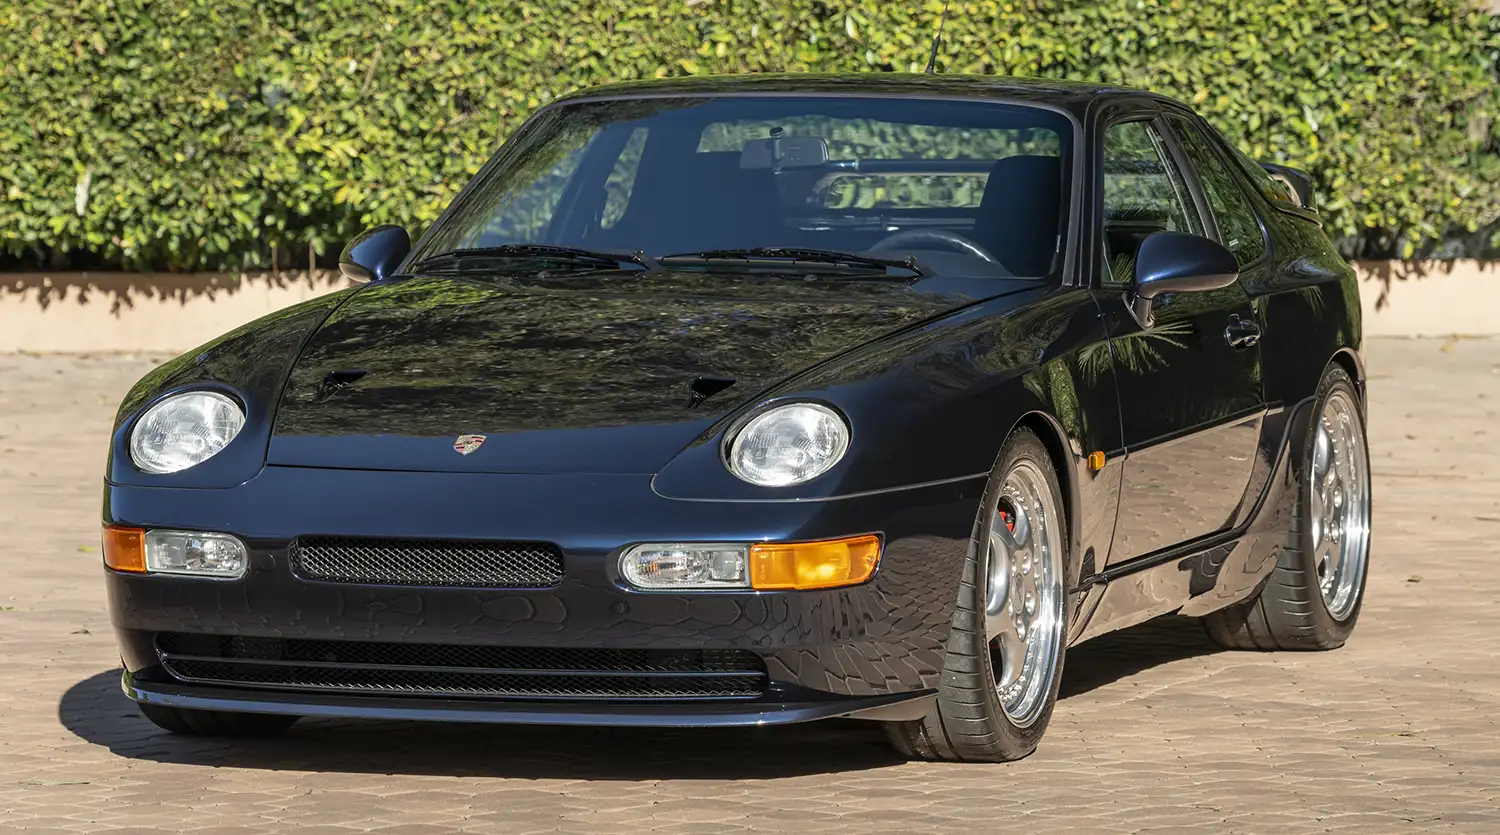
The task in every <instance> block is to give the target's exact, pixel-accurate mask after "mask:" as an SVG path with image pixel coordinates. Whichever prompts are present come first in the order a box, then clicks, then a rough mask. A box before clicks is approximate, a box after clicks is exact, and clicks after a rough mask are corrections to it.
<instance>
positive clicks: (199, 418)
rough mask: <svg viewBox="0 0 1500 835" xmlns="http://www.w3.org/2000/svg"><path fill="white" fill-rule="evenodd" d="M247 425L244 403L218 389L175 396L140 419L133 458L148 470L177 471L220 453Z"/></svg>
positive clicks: (133, 434)
mask: <svg viewBox="0 0 1500 835" xmlns="http://www.w3.org/2000/svg"><path fill="white" fill-rule="evenodd" d="M244 426H245V413H244V411H243V410H241V409H240V405H239V404H238V403H236V402H234V401H233V400H231V399H230V398H228V397H225V396H224V395H222V394H219V393H218V392H213V391H193V392H188V393H186V394H178V395H173V396H172V397H168V398H167V399H165V400H163V401H161V402H160V403H157V404H156V405H155V406H152V407H151V408H149V409H147V410H146V413H145V414H144V415H141V419H140V420H138V421H136V424H135V429H133V430H132V431H131V433H130V459H131V460H132V461H134V462H135V465H136V466H137V467H139V468H141V469H142V470H144V471H146V472H148V473H175V472H177V471H179V470H185V469H187V468H188V467H192V466H195V465H197V464H201V463H203V462H204V461H207V460H208V459H210V458H212V457H213V456H214V455H216V454H218V452H219V450H221V449H223V448H224V447H226V446H229V442H230V441H232V440H234V436H235V435H238V434H240V430H241V429H242V428H244Z"/></svg>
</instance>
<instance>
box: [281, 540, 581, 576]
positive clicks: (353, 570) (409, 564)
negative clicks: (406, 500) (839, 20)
mask: <svg viewBox="0 0 1500 835" xmlns="http://www.w3.org/2000/svg"><path fill="white" fill-rule="evenodd" d="M291 560H292V571H293V572H295V573H296V574H297V575H298V576H299V577H303V578H306V579H308V580H322V581H325V582H334V583H369V584H373V585H392V586H466V587H474V588H546V587H549V586H555V585H557V584H558V583H560V582H562V578H563V560H562V551H561V550H560V549H559V548H558V547H557V546H556V545H553V544H552V543H550V542H499V541H490V542H486V541H467V540H440V539H361V538H358V537H347V536H303V537H298V539H297V541H295V542H293V543H292V547H291Z"/></svg>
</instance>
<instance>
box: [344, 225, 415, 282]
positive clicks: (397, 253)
mask: <svg viewBox="0 0 1500 835" xmlns="http://www.w3.org/2000/svg"><path fill="white" fill-rule="evenodd" d="M408 252H411V238H410V237H408V236H407V234H406V230H405V229H403V228H401V227H400V226H390V225H386V226H376V227H373V228H371V229H367V230H365V231H364V232H361V233H360V234H359V236H358V237H356V238H355V239H354V240H352V241H350V242H349V245H348V246H346V247H344V251H343V252H342V253H341V254H340V255H339V272H341V273H343V274H344V277H345V278H347V279H349V280H350V281H379V280H380V279H382V278H385V277H386V276H388V275H390V274H392V273H394V272H395V271H396V268H397V267H398V266H400V265H401V261H402V260H403V259H405V258H406V254H407V253H408Z"/></svg>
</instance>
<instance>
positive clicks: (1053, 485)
mask: <svg viewBox="0 0 1500 835" xmlns="http://www.w3.org/2000/svg"><path fill="white" fill-rule="evenodd" d="M1023 459H1025V460H1030V461H1031V462H1032V463H1034V464H1035V465H1036V466H1037V468H1038V469H1039V470H1041V472H1042V473H1043V475H1044V476H1045V477H1046V481H1047V489H1049V490H1050V491H1051V492H1052V502H1053V507H1056V508H1057V509H1058V515H1059V517H1060V518H1059V519H1057V524H1059V525H1060V526H1061V529H1062V530H1061V536H1060V537H1059V541H1060V542H1061V543H1062V550H1063V554H1062V568H1063V602H1062V625H1061V635H1060V636H1059V639H1058V640H1059V646H1058V657H1057V666H1056V669H1055V673H1054V675H1053V678H1052V682H1051V683H1050V686H1049V688H1048V690H1047V693H1046V698H1045V701H1044V702H1043V704H1042V709H1041V711H1040V712H1039V713H1038V714H1037V717H1036V719H1035V720H1033V721H1032V722H1031V724H1030V725H1028V726H1026V727H1024V728H1022V727H1018V726H1017V725H1015V724H1014V723H1013V722H1011V720H1010V717H1008V716H1006V714H1005V710H1004V708H1003V707H1002V706H1001V704H1000V694H999V691H998V690H997V689H996V688H995V687H994V686H991V687H990V688H989V690H988V697H987V705H988V711H987V712H988V714H989V717H990V721H991V724H992V725H993V728H994V732H995V733H996V735H997V736H998V737H999V740H1000V742H1001V747H1002V748H1003V749H1004V750H1005V751H1006V754H1007V755H1008V758H1019V757H1022V756H1025V755H1026V754H1028V753H1030V752H1031V751H1032V750H1034V749H1035V748H1036V746H1037V743H1038V742H1039V741H1040V740H1041V738H1042V735H1043V734H1044V733H1045V732H1046V730H1047V725H1048V724H1049V723H1050V722H1051V719H1052V710H1053V708H1054V707H1055V706H1056V704H1057V694H1058V690H1059V688H1060V687H1061V684H1062V677H1063V666H1064V662H1065V661H1066V659H1067V639H1068V635H1069V633H1070V630H1071V628H1072V620H1073V617H1072V616H1073V610H1074V608H1075V605H1076V601H1075V600H1074V599H1073V595H1072V594H1071V592H1070V590H1071V589H1074V588H1077V586H1078V567H1077V565H1076V561H1075V560H1074V559H1073V558H1072V551H1073V548H1072V541H1071V537H1070V535H1069V528H1068V518H1067V505H1066V504H1065V503H1064V501H1063V494H1062V486H1061V484H1060V482H1059V480H1058V477H1057V470H1056V468H1055V467H1054V466H1053V464H1052V460H1051V456H1049V455H1048V454H1047V448H1046V447H1045V446H1043V444H1042V442H1041V440H1040V439H1038V438H1037V436H1036V435H1035V434H1034V433H1032V432H1031V431H1030V430H1026V429H1022V430H1019V431H1017V432H1016V433H1015V434H1013V435H1012V436H1011V437H1010V438H1009V439H1008V440H1007V441H1006V443H1005V446H1004V447H1003V448H1002V449H1001V450H1000V455H999V457H998V458H997V460H996V464H995V468H994V470H993V471H992V472H991V474H990V479H989V483H988V484H987V485H986V486H985V491H984V500H983V502H981V504H980V507H979V513H978V517H977V518H976V519H975V522H974V534H973V536H972V538H971V539H970V542H969V559H970V562H971V563H972V565H973V566H974V575H973V576H974V578H975V582H974V583H973V584H972V585H970V586H969V587H968V589H969V593H970V594H971V595H972V597H973V599H972V600H969V601H966V602H967V603H968V604H969V608H970V611H973V612H974V613H975V628H976V631H977V632H978V634H979V636H980V637H981V639H982V640H983V642H984V645H985V649H986V651H985V652H980V653H978V657H979V658H980V659H981V660H982V667H983V675H984V676H985V677H986V680H987V681H990V682H994V681H996V680H997V677H996V670H995V665H994V660H993V658H992V657H991V654H990V653H989V652H988V651H987V650H988V646H989V640H990V638H989V635H988V634H986V633H985V627H984V610H985V602H986V601H985V596H986V593H987V589H988V580H987V578H988V577H989V533H990V531H989V527H990V519H991V517H992V514H991V513H990V511H991V509H992V508H994V507H995V506H996V505H997V504H999V501H1000V495H1001V492H1002V489H1003V488H1004V485H1005V478H1006V476H1007V475H1008V474H1009V473H1010V471H1011V469H1012V468H1013V467H1014V466H1015V465H1016V464H1017V463H1018V462H1019V461H1021V460H1023Z"/></svg>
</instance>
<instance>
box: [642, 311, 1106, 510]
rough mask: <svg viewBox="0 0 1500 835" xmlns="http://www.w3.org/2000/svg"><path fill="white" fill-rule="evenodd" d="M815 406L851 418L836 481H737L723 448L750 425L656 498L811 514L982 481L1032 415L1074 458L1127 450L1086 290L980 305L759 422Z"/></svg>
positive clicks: (807, 385)
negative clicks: (832, 502)
mask: <svg viewBox="0 0 1500 835" xmlns="http://www.w3.org/2000/svg"><path fill="white" fill-rule="evenodd" d="M804 399H805V400H815V401H822V402H826V403H829V404H831V405H833V406H835V407H836V408H837V409H839V410H840V411H842V412H843V413H844V414H845V415H846V416H847V417H848V418H849V423H850V428H851V443H850V448H849V452H848V453H847V454H846V456H845V458H844V460H842V461H840V462H839V464H838V465H836V466H835V467H834V468H833V469H832V470H830V471H829V472H828V473H826V474H825V475H823V476H820V477H819V478H817V479H814V480H813V481H810V482H808V483H806V484H802V485H796V486H792V487H783V488H765V487H758V486H755V485H751V484H746V483H744V482H742V481H740V480H739V479H737V478H735V477H734V476H733V475H732V474H730V473H729V472H728V470H727V469H726V467H725V466H724V461H723V447H724V444H725V441H726V439H727V435H728V433H729V432H730V431H732V429H733V428H734V427H736V426H738V425H739V422H740V420H741V419H742V416H743V415H744V414H745V412H739V413H737V414H735V415H730V416H728V417H726V418H725V419H724V420H722V421H720V422H718V423H716V424H715V425H714V426H713V427H711V428H710V429H709V430H708V431H706V432H705V433H704V434H703V435H702V436H700V438H699V439H698V440H697V441H696V442H695V443H693V444H692V445H690V446H689V447H688V448H687V449H685V450H684V451H683V452H682V453H681V454H680V455H678V456H677V458H675V459H674V460H673V461H672V462H670V463H669V464H668V465H667V466H666V467H665V468H663V469H662V471H661V472H660V473H659V474H658V475H657V477H656V479H655V481H654V487H655V489H656V491H657V492H658V493H659V494H661V495H663V496H666V497H669V498H681V499H711V500H740V501H809V500H821V499H836V498H845V497H849V496H854V495H861V494H865V493H871V492H877V491H882V490H892V489H900V488H904V487H912V486H917V485H924V484H932V483H939V482H944V481H955V480H963V479H976V480H977V479H982V478H983V477H985V476H987V475H988V473H989V471H990V468H991V467H992V466H993V464H994V461H995V456H996V455H997V454H998V452H999V449H1000V445H1001V444H1002V443H1004V441H1005V438H1006V437H1007V435H1008V434H1009V432H1010V431H1011V430H1012V428H1013V427H1014V426H1016V425H1017V424H1018V423H1019V422H1020V421H1021V419H1022V418H1023V417H1024V416H1026V415H1028V414H1030V413H1040V414H1044V415H1048V416H1051V418H1052V419H1053V420H1055V421H1056V423H1057V424H1059V425H1061V426H1062V428H1063V431H1064V433H1065V434H1066V437H1067V447H1068V448H1069V452H1071V453H1072V454H1073V455H1074V456H1083V455H1086V454H1087V451H1086V450H1094V449H1116V448H1118V446H1119V444H1118V438H1119V420H1118V406H1117V402H1118V401H1117V400H1116V399H1115V394H1114V388H1113V378H1112V376H1111V375H1110V361H1109V354H1108V345H1107V343H1106V342H1105V341H1104V335H1103V332H1102V326H1101V325H1100V322H1099V318H1098V312H1097V308H1096V307H1095V306H1094V304H1093V301H1092V297H1091V296H1090V295H1089V294H1088V292H1087V291H1083V290H1068V289H1062V290H1057V289H1053V290H1047V289H1046V288H1038V290H1036V291H1034V292H1027V293H1023V294H1019V295H1017V296H1007V297H1003V298H998V299H992V300H990V301H987V302H983V303H980V304H976V305H972V306H970V307H967V308H964V309H962V310H959V311H956V312H954V313H953V314H951V315H949V316H946V317H943V318H941V319H938V320H935V321H932V322H929V323H927V324H925V325H923V326H921V327H917V328H912V329H909V330H906V331H902V332H900V333H897V334H894V335H892V336H891V337H889V338H887V339H884V340H880V341H878V342H875V343H872V344H870V345H867V346H864V347H862V348H860V349H858V350H855V351H852V352H849V353H848V354H845V355H842V356H840V357H837V358H835V359H834V360H832V361H830V362H827V363H824V364H822V365H819V366H816V367H814V368H812V369H809V370H808V371H806V372H804V373H802V374H800V375H797V376H795V377H793V378H791V379H789V380H787V381H786V382H784V383H783V384H781V385H780V386H778V387H777V388H776V389H774V390H773V391H771V392H769V393H768V396H767V397H765V398H762V399H760V400H758V401H757V403H756V404H755V405H754V406H753V407H751V408H752V410H753V409H759V408H763V407H764V405H765V404H767V403H774V402H783V401H792V400H804ZM1065 477H1066V475H1065ZM976 498H977V495H976Z"/></svg>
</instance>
